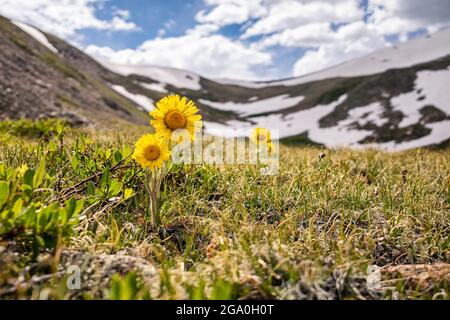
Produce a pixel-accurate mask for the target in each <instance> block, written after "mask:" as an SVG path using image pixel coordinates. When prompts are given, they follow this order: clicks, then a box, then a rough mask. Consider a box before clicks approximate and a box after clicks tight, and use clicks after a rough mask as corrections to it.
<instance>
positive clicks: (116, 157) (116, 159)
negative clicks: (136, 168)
mask: <svg viewBox="0 0 450 320" xmlns="http://www.w3.org/2000/svg"><path fill="white" fill-rule="evenodd" d="M121 160H122V153H121V152H120V151H119V150H117V151H116V152H114V162H115V163H118V162H120V161H121Z"/></svg>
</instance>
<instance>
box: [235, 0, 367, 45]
mask: <svg viewBox="0 0 450 320" xmlns="http://www.w3.org/2000/svg"><path fill="white" fill-rule="evenodd" d="M266 5H267V7H268V10H267V14H265V15H264V16H262V17H261V18H260V19H259V20H258V21H257V22H256V23H254V24H253V25H251V26H250V27H249V28H248V29H247V30H246V31H245V33H244V34H243V35H242V37H243V38H249V37H252V36H257V35H265V34H271V33H274V32H279V31H283V30H286V29H293V28H297V27H301V26H305V25H307V24H311V23H319V22H328V23H345V22H352V21H356V20H359V19H362V18H363V16H364V11H363V10H362V9H361V7H360V6H359V1H358V0H335V1H330V0H319V1H311V0H309V1H295V0H278V1H267V3H266Z"/></svg>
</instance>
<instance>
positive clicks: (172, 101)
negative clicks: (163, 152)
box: [150, 95, 202, 139]
mask: <svg viewBox="0 0 450 320" xmlns="http://www.w3.org/2000/svg"><path fill="white" fill-rule="evenodd" d="M197 113H198V109H197V107H196V106H195V104H194V102H192V101H190V100H187V98H186V97H182V98H181V97H180V96H179V95H171V96H167V97H165V98H162V99H161V100H160V101H158V102H157V103H156V108H155V109H154V110H153V111H152V112H150V115H151V116H152V117H153V120H151V121H150V123H151V124H152V126H153V127H154V128H155V130H156V133H157V134H160V135H161V136H163V137H164V138H166V139H170V138H171V136H172V132H174V131H175V130H177V129H186V130H187V131H188V132H189V133H190V135H191V137H194V133H195V131H196V130H197V129H198V128H201V120H202V116H201V115H199V114H197Z"/></svg>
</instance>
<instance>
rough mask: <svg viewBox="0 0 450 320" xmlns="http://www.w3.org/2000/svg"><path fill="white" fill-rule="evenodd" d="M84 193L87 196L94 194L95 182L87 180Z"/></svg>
mask: <svg viewBox="0 0 450 320" xmlns="http://www.w3.org/2000/svg"><path fill="white" fill-rule="evenodd" d="M86 193H87V194H88V195H89V196H93V195H95V184H94V183H93V182H92V181H89V182H88V185H87V187H86Z"/></svg>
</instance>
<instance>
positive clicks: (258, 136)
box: [250, 128, 272, 144]
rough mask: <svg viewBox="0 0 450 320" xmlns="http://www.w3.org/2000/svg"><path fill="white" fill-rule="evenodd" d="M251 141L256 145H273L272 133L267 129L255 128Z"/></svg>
mask: <svg viewBox="0 0 450 320" xmlns="http://www.w3.org/2000/svg"><path fill="white" fill-rule="evenodd" d="M250 139H251V140H252V141H253V142H254V143H256V144H265V143H271V142H272V138H271V137H270V131H269V130H268V129H266V128H255V130H253V132H252V134H251V136H250Z"/></svg>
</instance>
